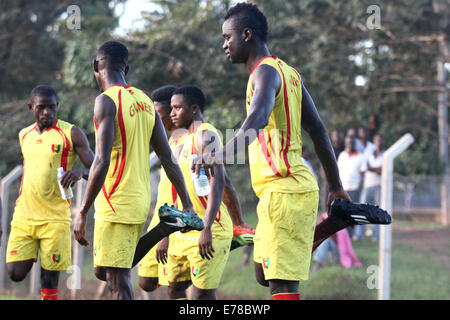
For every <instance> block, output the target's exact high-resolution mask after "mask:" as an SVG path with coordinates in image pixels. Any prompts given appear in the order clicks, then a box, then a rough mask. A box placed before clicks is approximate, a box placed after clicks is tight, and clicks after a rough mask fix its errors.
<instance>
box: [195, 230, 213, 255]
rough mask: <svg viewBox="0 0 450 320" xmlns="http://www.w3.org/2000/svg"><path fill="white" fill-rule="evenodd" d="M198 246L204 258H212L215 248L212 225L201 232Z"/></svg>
mask: <svg viewBox="0 0 450 320" xmlns="http://www.w3.org/2000/svg"><path fill="white" fill-rule="evenodd" d="M198 247H199V249H200V256H201V257H202V259H205V258H206V259H208V260H209V259H211V258H212V257H214V255H213V252H215V251H214V248H213V245H212V231H211V227H206V226H205V228H204V229H203V230H202V232H201V233H200V238H199V240H198Z"/></svg>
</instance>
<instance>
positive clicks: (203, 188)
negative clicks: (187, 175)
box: [191, 154, 211, 197]
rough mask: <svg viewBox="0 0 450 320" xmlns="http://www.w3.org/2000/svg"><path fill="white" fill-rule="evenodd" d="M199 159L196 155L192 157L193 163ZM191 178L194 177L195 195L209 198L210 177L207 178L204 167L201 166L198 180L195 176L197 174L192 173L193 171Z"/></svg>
mask: <svg viewBox="0 0 450 320" xmlns="http://www.w3.org/2000/svg"><path fill="white" fill-rule="evenodd" d="M197 157H198V156H197V155H196V154H193V155H192V156H191V163H192V161H193V160H195V159H197ZM191 176H192V181H193V182H194V188H195V193H196V194H197V195H198V196H200V197H204V196H207V195H208V194H209V192H210V191H211V188H210V187H209V181H208V177H207V176H206V173H205V168H204V167H203V166H201V168H200V175H199V177H198V178H197V177H196V176H195V172H192V171H191Z"/></svg>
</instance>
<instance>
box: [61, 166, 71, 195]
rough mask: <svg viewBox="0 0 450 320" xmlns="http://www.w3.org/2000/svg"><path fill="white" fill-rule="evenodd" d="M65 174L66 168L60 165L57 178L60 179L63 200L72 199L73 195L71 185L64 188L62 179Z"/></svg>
mask: <svg viewBox="0 0 450 320" xmlns="http://www.w3.org/2000/svg"><path fill="white" fill-rule="evenodd" d="M63 175H64V169H63V168H62V167H59V168H58V175H57V179H58V185H59V190H60V191H61V197H62V199H63V200H67V199H72V197H73V192H72V188H71V187H68V188H64V187H63V186H62V185H61V179H62V177H63Z"/></svg>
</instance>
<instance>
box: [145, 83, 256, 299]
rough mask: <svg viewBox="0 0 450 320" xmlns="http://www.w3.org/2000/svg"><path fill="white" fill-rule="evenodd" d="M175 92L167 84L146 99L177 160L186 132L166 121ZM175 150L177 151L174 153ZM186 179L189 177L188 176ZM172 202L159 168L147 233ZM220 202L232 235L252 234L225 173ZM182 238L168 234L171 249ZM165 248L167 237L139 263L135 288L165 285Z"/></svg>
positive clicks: (171, 192)
mask: <svg viewBox="0 0 450 320" xmlns="http://www.w3.org/2000/svg"><path fill="white" fill-rule="evenodd" d="M176 89H177V88H176V87H175V86H171V85H167V86H163V87H161V88H158V89H156V90H154V91H153V92H152V93H151V95H150V96H151V99H152V100H153V103H154V105H155V109H156V111H157V112H158V114H159V116H160V117H161V120H162V122H163V124H164V128H165V129H166V130H167V132H168V134H169V136H170V138H169V145H170V146H171V149H172V152H173V153H174V154H175V156H176V157H177V155H178V154H179V153H180V150H181V149H182V148H183V141H184V140H183V138H184V137H186V135H185V133H187V132H188V131H187V130H186V129H185V128H184V127H182V128H177V127H176V126H175V125H174V124H173V122H172V120H171V119H170V113H171V111H172V108H171V106H170V99H171V97H172V94H173V92H174V91H175V90H176ZM176 150H178V152H177V151H176ZM189 179H191V178H190V177H189ZM176 199H177V194H176V191H175V189H174V188H173V186H172V184H171V183H170V181H169V179H168V178H167V175H166V174H165V172H164V169H161V176H160V182H159V186H158V199H157V202H156V205H155V212H154V214H153V217H152V220H151V222H150V225H149V227H148V230H151V229H152V228H153V227H154V226H156V225H157V224H158V222H159V217H158V214H157V209H158V208H159V207H160V206H162V205H164V204H165V203H167V204H169V205H172V204H175V202H176ZM223 202H224V203H225V205H226V206H227V209H228V212H229V213H230V216H231V219H232V221H233V231H234V234H235V235H236V236H239V235H242V236H244V235H248V234H250V235H251V234H252V233H254V230H253V229H252V228H251V227H250V226H249V225H248V224H247V223H246V222H245V221H244V220H243V217H242V211H241V205H240V201H239V197H238V194H237V192H236V189H235V188H234V186H233V184H232V183H231V180H230V178H229V177H228V175H227V174H226V172H225V187H224V193H223ZM180 238H181V239H180ZM182 238H183V237H180V236H179V235H178V234H173V235H170V239H171V240H170V242H171V243H172V246H175V245H176V243H178V242H179V241H182ZM247 241H248V240H247ZM245 244H248V242H246V241H245V239H243V240H241V242H238V241H234V242H233V243H232V247H233V245H234V246H236V247H240V246H242V245H245ZM168 246H169V238H164V239H163V240H161V241H160V242H159V243H158V246H157V247H153V248H152V249H151V250H150V251H149V253H148V254H147V255H146V256H145V257H144V258H143V259H142V261H141V262H140V264H139V286H140V287H141V288H142V289H143V290H145V291H154V290H155V289H156V288H157V287H158V285H168V281H167V273H166V269H165V267H164V266H163V264H165V263H166V262H167V249H168Z"/></svg>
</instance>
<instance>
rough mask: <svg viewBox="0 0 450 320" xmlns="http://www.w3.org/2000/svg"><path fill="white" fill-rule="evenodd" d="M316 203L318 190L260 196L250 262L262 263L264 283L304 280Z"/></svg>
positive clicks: (311, 239) (308, 259)
mask: <svg viewBox="0 0 450 320" xmlns="http://www.w3.org/2000/svg"><path fill="white" fill-rule="evenodd" d="M318 202H319V193H318V191H313V192H306V193H300V194H290V193H277V192H265V193H263V194H262V195H261V197H260V200H259V203H258V207H257V213H258V225H257V226H256V231H255V237H254V239H253V242H254V260H255V262H257V263H261V264H262V266H263V271H264V276H265V279H266V280H271V279H280V280H290V281H299V280H307V279H308V275H309V267H310V262H311V250H312V245H313V239H314V230H315V226H316V217H317V209H318Z"/></svg>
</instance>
